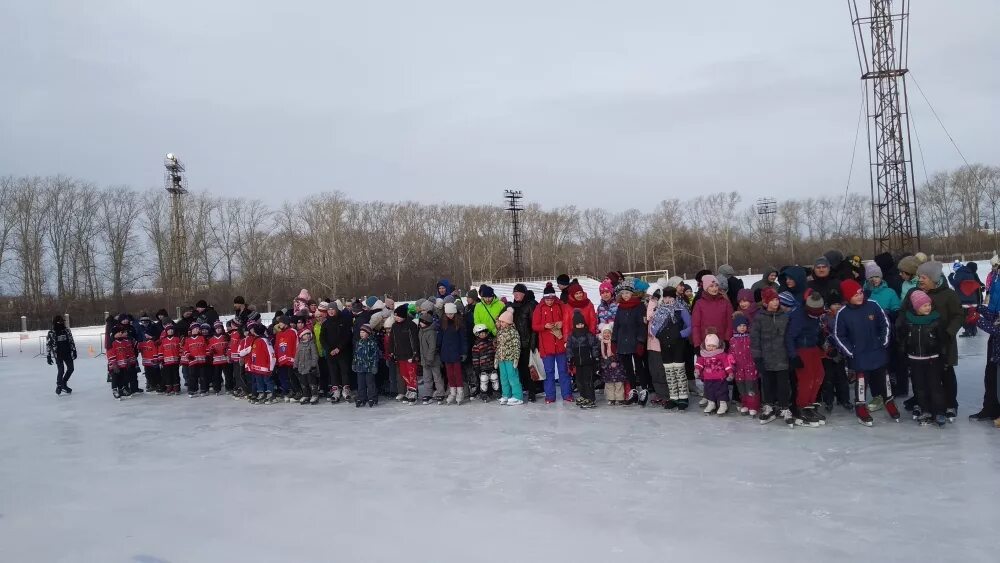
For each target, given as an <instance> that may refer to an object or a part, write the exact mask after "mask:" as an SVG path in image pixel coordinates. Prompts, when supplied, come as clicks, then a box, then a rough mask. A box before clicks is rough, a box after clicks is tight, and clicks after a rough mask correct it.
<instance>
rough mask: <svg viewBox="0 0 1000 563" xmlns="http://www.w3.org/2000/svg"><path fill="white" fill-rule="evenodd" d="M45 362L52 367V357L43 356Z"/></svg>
mask: <svg viewBox="0 0 1000 563" xmlns="http://www.w3.org/2000/svg"><path fill="white" fill-rule="evenodd" d="M45 361H46V362H48V363H49V365H50V366H51V365H52V356H45Z"/></svg>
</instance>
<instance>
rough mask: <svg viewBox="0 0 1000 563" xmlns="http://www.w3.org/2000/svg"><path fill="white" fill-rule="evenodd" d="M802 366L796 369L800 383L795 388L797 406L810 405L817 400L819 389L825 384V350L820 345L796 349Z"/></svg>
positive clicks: (796, 377) (797, 380)
mask: <svg viewBox="0 0 1000 563" xmlns="http://www.w3.org/2000/svg"><path fill="white" fill-rule="evenodd" d="M796 353H797V354H798V356H799V359H800V360H802V367H800V368H797V369H796V370H795V379H796V383H797V384H798V385H797V386H796V389H795V406H796V407H798V408H800V409H801V408H803V407H808V406H809V405H812V404H813V403H815V402H816V397H817V396H818V395H819V390H820V388H821V387H822V386H823V377H824V376H825V375H826V374H825V372H824V371H823V350H821V349H820V348H819V347H812V348H799V349H798V350H796Z"/></svg>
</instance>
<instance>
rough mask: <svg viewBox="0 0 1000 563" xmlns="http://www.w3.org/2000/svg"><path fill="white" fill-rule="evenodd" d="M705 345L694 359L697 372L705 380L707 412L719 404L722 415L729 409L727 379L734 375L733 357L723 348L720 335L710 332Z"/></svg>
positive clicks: (713, 409) (720, 414) (711, 411)
mask: <svg viewBox="0 0 1000 563" xmlns="http://www.w3.org/2000/svg"><path fill="white" fill-rule="evenodd" d="M704 344H705V347H704V349H703V350H702V351H701V353H699V354H698V359H697V360H695V361H694V372H695V374H696V375H697V376H698V377H699V378H701V379H703V380H705V398H706V399H708V404H707V405H705V414H712V413H713V412H715V405H716V404H718V405H719V412H718V415H719V416H722V415H724V414H726V412H727V411H728V410H729V403H728V401H729V385H728V384H727V383H726V379H727V378H730V377H732V375H733V357H732V356H731V355H730V354H728V353H727V352H725V351H723V350H722V348H721V343H720V342H719V337H718V336H716V335H715V334H712V333H709V334H708V335H707V336H705V343H704Z"/></svg>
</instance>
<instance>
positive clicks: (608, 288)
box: [599, 280, 615, 295]
mask: <svg viewBox="0 0 1000 563" xmlns="http://www.w3.org/2000/svg"><path fill="white" fill-rule="evenodd" d="M599 293H610V294H611V295H614V294H615V286H613V285H611V282H610V281H609V280H604V281H603V282H601V287H600V291H599Z"/></svg>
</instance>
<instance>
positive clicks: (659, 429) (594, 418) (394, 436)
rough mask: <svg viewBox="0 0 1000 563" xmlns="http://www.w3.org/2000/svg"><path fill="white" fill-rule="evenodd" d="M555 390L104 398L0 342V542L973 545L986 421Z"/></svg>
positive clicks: (909, 551) (988, 458)
mask: <svg viewBox="0 0 1000 563" xmlns="http://www.w3.org/2000/svg"><path fill="white" fill-rule="evenodd" d="M960 345H961V351H962V354H963V358H962V362H961V366H960V368H961V369H960V389H961V395H960V401H961V405H962V406H961V409H960V419H959V420H958V421H957V422H956V423H955V424H953V425H949V426H948V427H947V428H944V429H939V428H936V427H925V428H921V427H918V426H917V425H916V424H915V423H913V422H911V421H905V422H904V423H900V424H896V423H892V422H889V421H888V418H887V417H886V415H885V413H884V412H878V413H875V415H876V425H875V427H874V428H864V427H862V426H860V425H858V424H857V423H856V422H855V421H854V418H853V416H851V415H849V414H848V413H846V412H845V411H843V410H839V411H836V412H835V414H834V415H833V416H832V417H831V420H830V423H829V424H828V425H827V426H826V427H824V428H819V429H807V428H796V429H788V428H785V427H783V426H781V425H780V423H777V422H775V423H772V424H770V425H767V426H760V425H759V424H757V423H755V422H752V421H750V420H748V419H746V418H741V417H740V416H739V415H729V416H727V417H725V418H722V419H719V418H717V417H714V416H712V417H707V416H705V415H703V414H701V413H699V412H687V413H668V412H664V411H663V410H661V409H655V408H647V409H639V408H637V407H633V408H620V407H619V408H610V407H606V406H601V407H599V408H598V409H595V410H592V411H581V410H579V409H577V408H575V407H572V406H569V405H565V404H562V403H560V404H557V405H550V406H545V405H544V404H534V405H525V406H523V407H500V406H498V405H496V404H495V403H494V404H487V405H483V404H481V403H474V404H468V405H463V406H436V405H435V406H414V407H406V406H402V405H399V404H396V403H395V402H392V401H385V400H383V404H382V405H380V406H379V407H377V408H375V409H371V410H369V409H367V408H364V409H355V408H354V406H353V405H343V404H342V405H337V406H331V405H329V404H323V405H316V406H298V405H286V404H281V405H272V406H250V405H247V404H246V403H243V402H237V401H234V400H232V399H230V398H223V397H208V398H201V399H188V398H186V397H165V396H147V397H137V398H132V399H129V400H127V401H124V402H116V401H113V400H112V398H111V394H110V392H109V391H108V389H107V386H106V384H105V383H104V363H103V358H99V359H90V358H85V359H81V360H80V361H79V363H78V365H79V367H78V371H77V373H76V374H75V375H74V377H73V379H72V380H71V382H70V385H71V386H72V387H73V388H74V393H73V395H72V396H65V395H64V396H61V397H57V396H56V395H55V393H54V392H53V391H54V387H55V383H54V379H55V375H54V369H53V368H52V367H49V366H47V365H46V364H45V362H44V359H42V358H32V357H31V354H30V352H25V353H22V354H16V353H15V354H14V355H10V353H9V352H8V356H9V357H6V358H0V377H2V378H3V383H4V391H5V394H6V395H5V400H6V402H5V404H4V406H3V408H0V428H2V429H3V432H0V483H2V484H3V486H0V561H5V562H6V561H10V562H16V561H32V562H49V561H86V562H90V561H101V562H140V563H151V562H157V563H163V562H172V563H177V562H185V563H189V562H201V561H206V562H218V561H241V562H256V561H262V562H263V561H268V562H273V561H386V562H393V563H398V562H400V561H404V560H406V561H434V562H450V561H461V562H463V563H465V562H468V561H477V562H479V561H488V562H492V561H497V562H500V561H503V562H508V561H511V560H519V561H549V562H556V561H577V562H590V561H594V562H606V561H628V562H639V561H643V562H645V561H657V562H662V561H682V560H689V561H690V560H695V559H696V558H697V560H711V561H726V560H738V561H750V562H755V561H801V560H803V559H804V558H805V559H808V560H811V561H850V560H857V559H859V558H862V559H864V560H873V561H878V562H880V563H888V562H896V561H899V562H906V563H912V562H913V561H956V562H962V563H971V562H987V561H990V562H992V561H995V560H996V559H995V555H996V554H995V545H994V543H995V542H994V539H995V532H996V530H995V528H996V523H995V520H996V518H995V517H996V515H997V504H996V502H997V501H996V499H997V498H998V495H1000V481H998V479H997V474H996V471H997V468H998V467H1000V447H998V441H1000V431H998V430H996V429H994V428H993V427H992V425H989V424H985V423H972V422H969V421H968V420H966V416H967V415H968V414H969V413H971V412H973V410H974V409H978V407H979V405H980V400H981V396H982V369H983V361H984V358H983V355H982V354H983V352H984V346H985V337H983V336H980V337H979V338H976V339H962V340H961V344H960Z"/></svg>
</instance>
